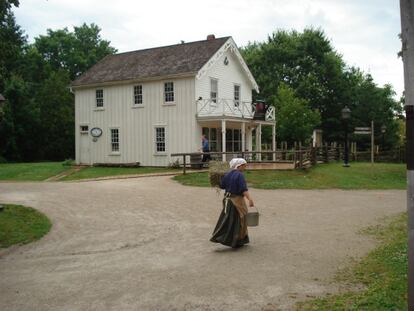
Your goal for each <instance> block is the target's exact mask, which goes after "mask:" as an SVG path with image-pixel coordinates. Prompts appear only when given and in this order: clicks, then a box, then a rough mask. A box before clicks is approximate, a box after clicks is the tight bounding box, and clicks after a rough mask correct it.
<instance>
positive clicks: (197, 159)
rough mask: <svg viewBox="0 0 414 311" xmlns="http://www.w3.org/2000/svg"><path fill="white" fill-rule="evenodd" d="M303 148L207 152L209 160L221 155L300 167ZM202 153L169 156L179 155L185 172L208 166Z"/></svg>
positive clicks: (249, 160) (172, 155)
mask: <svg viewBox="0 0 414 311" xmlns="http://www.w3.org/2000/svg"><path fill="white" fill-rule="evenodd" d="M303 152H304V150H276V151H245V152H241V151H240V152H209V153H208V154H209V155H210V157H211V160H216V161H222V158H223V155H224V156H225V157H226V158H227V159H228V160H229V159H231V158H235V157H239V158H240V157H241V158H244V159H245V160H246V161H247V162H248V163H292V164H293V167H294V168H296V167H301V165H300V164H299V162H298V161H299V159H301V155H302V154H303ZM202 155H203V154H202V153H200V152H192V153H191V152H189V153H173V154H171V157H181V161H180V162H179V165H180V166H182V168H183V173H184V174H185V173H186V170H187V169H188V168H193V169H202V168H208V162H202V160H201V159H202Z"/></svg>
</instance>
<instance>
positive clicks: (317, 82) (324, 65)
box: [241, 28, 402, 148]
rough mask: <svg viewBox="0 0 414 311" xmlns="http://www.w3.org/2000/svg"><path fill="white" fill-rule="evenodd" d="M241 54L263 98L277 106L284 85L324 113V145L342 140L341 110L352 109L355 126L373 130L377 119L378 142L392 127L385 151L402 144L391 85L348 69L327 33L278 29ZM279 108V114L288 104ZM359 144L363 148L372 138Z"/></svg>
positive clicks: (361, 139)
mask: <svg viewBox="0 0 414 311" xmlns="http://www.w3.org/2000/svg"><path fill="white" fill-rule="evenodd" d="M241 52H242V54H243V56H244V58H245V60H246V62H247V64H248V66H249V68H250V69H251V71H252V73H253V75H254V76H255V78H256V81H257V82H258V84H259V87H260V97H262V98H264V99H265V100H266V101H267V102H268V103H269V104H272V105H276V102H277V98H278V96H279V97H280V95H278V93H279V91H280V90H281V89H280V88H279V87H280V85H281V84H285V85H287V86H288V87H290V88H291V89H293V90H294V92H295V96H296V97H297V98H298V99H302V100H304V101H306V102H307V104H308V105H309V107H310V108H311V109H313V110H317V111H319V113H320V116H321V123H320V128H321V129H322V130H323V136H324V140H325V141H328V142H330V141H343V139H344V137H343V133H344V130H343V125H342V121H341V109H342V108H344V106H345V105H347V106H348V107H350V108H351V110H352V121H351V125H352V126H369V125H370V122H371V120H374V122H375V124H376V127H377V130H376V138H377V141H376V143H380V139H381V134H380V132H379V129H380V127H381V126H382V125H385V126H386V127H387V132H386V134H385V136H386V137H385V140H386V146H387V147H388V148H390V147H392V146H395V144H396V143H397V142H398V126H397V125H396V120H395V119H396V115H398V114H401V107H402V106H401V103H400V102H397V101H395V100H394V99H393V96H394V91H393V90H392V88H391V86H389V85H385V86H384V87H379V86H377V85H376V84H375V83H374V81H373V79H372V77H371V76H370V75H367V74H364V73H362V72H361V71H360V70H359V69H357V68H352V67H351V68H349V67H347V66H346V64H345V63H344V61H343V59H342V56H341V55H339V54H338V53H337V52H336V51H335V50H334V48H333V46H332V44H331V42H330V41H329V40H328V39H327V38H326V36H325V34H324V33H323V31H322V30H320V29H313V28H309V29H305V30H304V31H303V32H302V33H299V32H297V31H290V32H287V31H284V30H278V31H276V32H274V33H273V34H272V35H271V36H269V37H268V39H267V41H265V42H262V43H259V42H254V43H250V44H249V45H247V46H246V47H245V48H243V49H242V51H241ZM258 96H259V95H258V94H256V96H255V98H257V97H258ZM288 103H289V104H291V102H288ZM278 106H279V107H278V108H279V112H277V113H280V109H281V108H282V106H283V102H279V104H278ZM303 126H304V127H306V126H307V124H306V123H305V124H304V125H303ZM305 132H307V130H305ZM280 135H282V136H283V137H286V136H285V134H284V132H277V136H278V140H281V139H282V140H284V138H282V137H281V136H280ZM286 139H287V140H289V139H296V138H295V137H290V138H286ZM355 139H357V140H358V142H360V143H364V142H365V140H367V139H368V138H367V137H356V138H355ZM363 145H364V144H362V146H363Z"/></svg>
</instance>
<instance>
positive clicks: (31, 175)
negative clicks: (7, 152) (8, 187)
mask: <svg viewBox="0 0 414 311" xmlns="http://www.w3.org/2000/svg"><path fill="white" fill-rule="evenodd" d="M68 169H70V167H68V166H65V165H62V162H40V163H1V164H0V180H16V181H22V180H25V181H40V180H45V179H48V178H49V177H52V176H55V175H57V174H60V173H62V172H64V171H66V170H68Z"/></svg>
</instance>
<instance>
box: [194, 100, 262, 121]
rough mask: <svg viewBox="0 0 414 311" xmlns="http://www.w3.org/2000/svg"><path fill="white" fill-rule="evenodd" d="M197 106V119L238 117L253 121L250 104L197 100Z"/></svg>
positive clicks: (252, 106)
mask: <svg viewBox="0 0 414 311" xmlns="http://www.w3.org/2000/svg"><path fill="white" fill-rule="evenodd" d="M196 104H197V117H200V118H201V117H219V116H226V117H238V118H246V119H253V116H254V110H255V108H254V105H253V104H252V103H251V102H245V101H235V100H232V99H223V98H220V99H217V100H215V101H214V100H211V99H199V100H197V101H196Z"/></svg>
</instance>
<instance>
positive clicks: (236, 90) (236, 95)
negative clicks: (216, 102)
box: [234, 84, 240, 107]
mask: <svg viewBox="0 0 414 311" xmlns="http://www.w3.org/2000/svg"><path fill="white" fill-rule="evenodd" d="M239 105H240V85H237V84H235V85H234V106H236V107H239Z"/></svg>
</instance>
